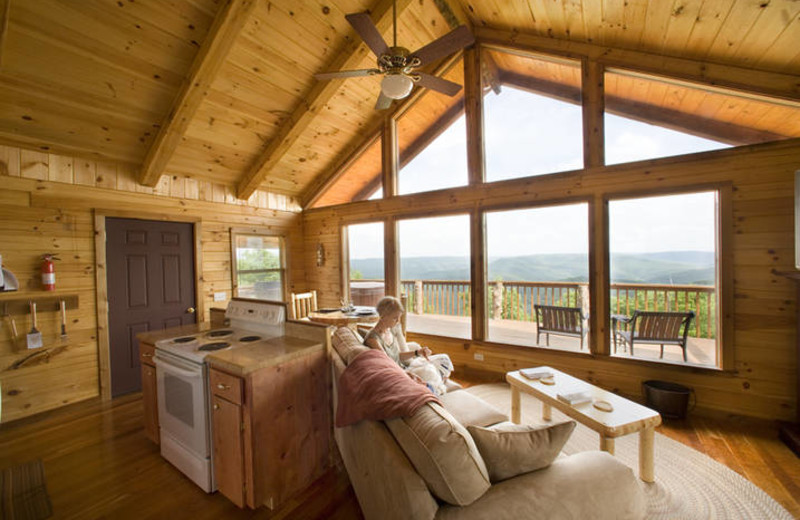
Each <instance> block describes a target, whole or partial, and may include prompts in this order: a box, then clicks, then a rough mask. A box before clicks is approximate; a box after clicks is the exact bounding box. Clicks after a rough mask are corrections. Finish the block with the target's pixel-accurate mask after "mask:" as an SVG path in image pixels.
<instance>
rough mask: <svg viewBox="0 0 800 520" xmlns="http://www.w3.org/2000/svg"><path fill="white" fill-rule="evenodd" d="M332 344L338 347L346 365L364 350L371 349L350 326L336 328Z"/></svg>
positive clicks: (337, 349) (337, 350)
mask: <svg viewBox="0 0 800 520" xmlns="http://www.w3.org/2000/svg"><path fill="white" fill-rule="evenodd" d="M331 344H332V345H333V348H335V349H336V352H338V353H339V356H341V358H342V360H343V361H344V364H345V365H349V364H350V362H351V361H352V360H353V359H355V358H356V356H358V355H359V354H361V353H362V352H366V351H367V350H370V348H369V347H367V346H366V345H364V344H363V343H362V340H361V339H360V338H359V337H357V335H356V333H355V332H354V331H353V330H352V329H351V328H349V327H339V328H338V329H336V331H335V332H334V333H333V338H332V340H331Z"/></svg>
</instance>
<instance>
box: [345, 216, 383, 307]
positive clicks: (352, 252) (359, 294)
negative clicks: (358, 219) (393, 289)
mask: <svg viewBox="0 0 800 520" xmlns="http://www.w3.org/2000/svg"><path fill="white" fill-rule="evenodd" d="M346 229H347V253H348V257H349V261H348V277H347V278H348V279H349V290H350V301H351V302H352V303H353V304H354V305H364V306H370V307H374V306H375V305H376V304H377V303H378V301H380V299H381V298H383V297H384V296H385V295H386V286H385V280H386V279H385V277H384V262H383V222H370V223H368V224H352V225H350V226H347V228H346Z"/></svg>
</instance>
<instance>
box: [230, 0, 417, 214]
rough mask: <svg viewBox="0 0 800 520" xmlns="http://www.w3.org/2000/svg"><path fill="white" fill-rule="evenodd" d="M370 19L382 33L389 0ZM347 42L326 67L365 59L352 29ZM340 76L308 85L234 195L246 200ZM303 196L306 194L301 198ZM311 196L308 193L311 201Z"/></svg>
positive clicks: (402, 0) (402, 3)
mask: <svg viewBox="0 0 800 520" xmlns="http://www.w3.org/2000/svg"><path fill="white" fill-rule="evenodd" d="M410 4H411V0H399V1H398V2H397V15H398V16H400V14H401V13H402V12H403V11H404V10H405V9H406V8H407V7H408V6H409V5H410ZM371 12H372V19H373V21H374V22H375V26H376V27H377V28H378V32H380V33H381V34H383V33H384V32H385V31H386V29H387V28H388V27H389V26H390V25H391V23H392V2H391V0H379V1H378V4H377V5H376V6H375V7H374V8H373V9H371ZM350 34H351V38H350V39H349V41H350V43H349V44H348V45H347V47H346V48H345V49H343V50H342V51H341V52H338V53H336V56H337V58H336V59H335V60H334V61H333V63H331V64H330V66H329V67H326V70H344V69H351V68H355V67H357V66H358V65H359V64H360V62H361V60H363V59H364V55H365V53H368V52H370V51H369V48H368V47H367V45H366V44H365V43H364V42H363V41H361V38H359V37H358V36H357V35H356V34H355V32H354V31H350ZM342 81H343V80H341V79H338V80H331V81H318V82H316V84H315V85H314V86H313V87H312V88H311V91H310V92H308V94H307V95H305V96H303V101H302V102H301V103H300V104H299V105H298V106H297V108H295V109H294V111H293V112H292V114H291V115H290V116H289V117H288V118H287V120H286V122H285V123H284V124H283V125H282V126H281V127H280V128H279V129H278V132H277V133H276V134H275V136H274V137H273V138H272V139H271V140H270V143H269V144H268V145H267V147H266V148H265V149H264V151H263V152H262V153H261V154H260V155H259V157H258V158H257V159H256V161H255V162H254V163H253V166H252V167H251V169H250V170H249V171H248V172H247V173H246V174H245V175H244V177H243V178H242V180H241V181H240V182H239V185H238V187H237V190H236V191H237V197H238V198H240V199H248V198H249V197H250V195H252V194H253V192H254V191H255V190H256V189H257V188H258V186H259V185H260V184H261V183H262V182H263V181H264V179H265V178H266V176H267V175H268V174H269V172H270V170H272V168H273V167H274V166H275V165H276V164H278V162H280V161H281V159H283V156H284V155H285V154H286V153H287V152H288V151H289V149H290V148H291V147H292V145H293V144H294V143H295V142H296V141H297V139H298V138H299V137H300V136H301V135H302V133H303V131H305V129H306V128H308V126H309V125H310V124H311V122H312V121H313V120H314V117H316V115H317V113H318V112H319V111H320V110H322V109H323V108H324V107H325V105H326V104H327V103H328V102H329V101H331V99H333V97H334V96H335V95H336V93H337V92H338V91H339V88H340V87H341V86H342ZM304 198H305V197H304ZM311 198H312V196H309V197H308V199H309V200H310V199H311Z"/></svg>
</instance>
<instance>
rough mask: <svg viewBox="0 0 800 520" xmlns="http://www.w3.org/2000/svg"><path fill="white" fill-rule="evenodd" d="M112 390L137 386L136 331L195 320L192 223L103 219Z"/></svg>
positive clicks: (121, 391) (136, 388) (131, 389)
mask: <svg viewBox="0 0 800 520" xmlns="http://www.w3.org/2000/svg"><path fill="white" fill-rule="evenodd" d="M106 266H107V270H106V273H107V274H106V276H107V284H108V324H109V348H110V359H111V395H112V396H113V397H116V396H118V395H122V394H126V393H129V392H137V391H139V390H141V387H142V382H141V370H140V365H139V342H138V340H137V339H136V334H138V333H139V332H145V331H150V330H163V329H166V328H169V327H175V326H178V325H187V324H191V323H196V321H197V318H196V316H197V314H196V313H195V311H194V309H195V275H194V226H193V225H192V224H187V223H182V222H158V221H153V220H135V219H123V218H107V219H106Z"/></svg>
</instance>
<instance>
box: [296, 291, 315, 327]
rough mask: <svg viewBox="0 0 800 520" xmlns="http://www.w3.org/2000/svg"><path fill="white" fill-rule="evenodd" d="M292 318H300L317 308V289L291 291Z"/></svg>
mask: <svg viewBox="0 0 800 520" xmlns="http://www.w3.org/2000/svg"><path fill="white" fill-rule="evenodd" d="M291 296H292V319H293V320H302V319H303V318H307V317H308V314H309V313H311V312H314V311H315V310H317V291H308V292H304V293H296V294H295V293H292V295H291Z"/></svg>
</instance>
